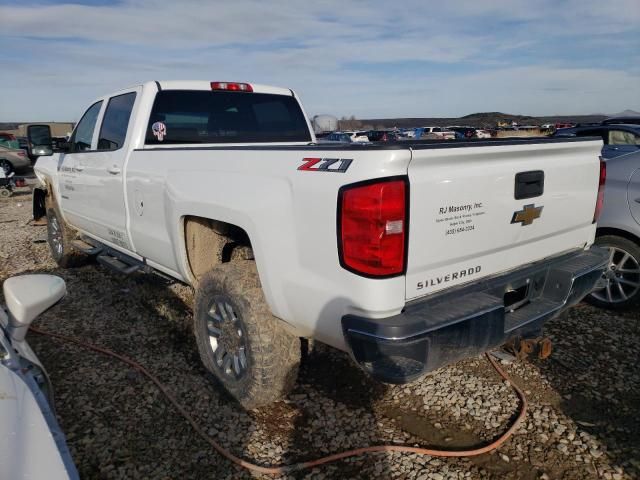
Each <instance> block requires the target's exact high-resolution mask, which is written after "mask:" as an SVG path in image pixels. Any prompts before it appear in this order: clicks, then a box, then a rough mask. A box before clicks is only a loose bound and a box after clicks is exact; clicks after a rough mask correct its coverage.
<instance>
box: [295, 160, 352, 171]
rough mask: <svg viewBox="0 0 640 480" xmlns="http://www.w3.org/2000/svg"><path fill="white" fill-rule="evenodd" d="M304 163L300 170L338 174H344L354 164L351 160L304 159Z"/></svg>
mask: <svg viewBox="0 0 640 480" xmlns="http://www.w3.org/2000/svg"><path fill="white" fill-rule="evenodd" d="M302 161H303V162H304V163H303V164H302V165H300V166H299V167H298V170H307V171H310V172H337V173H344V172H346V171H347V169H348V168H349V165H351V162H353V159H351V158H303V159H302Z"/></svg>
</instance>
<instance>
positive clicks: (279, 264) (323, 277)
mask: <svg viewBox="0 0 640 480" xmlns="http://www.w3.org/2000/svg"><path fill="white" fill-rule="evenodd" d="M31 129H32V132H31V133H33V136H34V137H40V138H42V137H43V136H44V138H46V133H47V132H46V127H43V126H32V127H31ZM40 143H43V145H41V146H39V147H34V148H35V150H36V152H37V153H39V154H40V155H41V157H40V158H39V160H38V162H37V164H36V167H35V170H36V174H37V176H38V178H39V180H40V184H39V186H38V187H37V188H36V190H35V191H34V197H33V200H34V205H33V208H34V216H35V217H36V218H40V217H44V216H46V217H47V219H48V238H49V244H50V247H51V252H52V255H53V257H54V258H55V260H56V261H57V262H58V264H59V265H60V266H62V267H68V266H72V265H75V264H77V262H78V261H79V260H80V259H81V258H82V257H88V256H94V257H96V258H97V260H98V261H99V262H100V263H102V264H104V265H107V266H109V267H111V268H114V269H116V270H118V271H121V272H124V273H131V272H134V271H142V272H158V273H160V274H162V275H165V276H169V277H171V278H173V279H176V280H178V281H181V282H185V283H187V284H189V285H192V286H193V287H194V288H195V291H196V295H195V306H194V332H195V338H196V341H197V345H198V349H199V351H200V354H201V357H202V361H203V362H204V364H205V366H206V367H207V369H208V370H209V371H210V372H211V373H212V374H213V375H214V377H215V378H216V379H217V380H218V381H219V382H220V383H221V384H222V385H223V386H224V387H225V388H226V389H227V390H228V391H229V392H230V393H231V395H232V396H234V397H235V398H236V399H237V400H238V401H239V402H240V403H241V404H242V405H244V406H245V407H246V408H254V407H256V406H260V405H265V404H267V403H269V402H272V401H274V400H276V399H277V398H279V397H280V396H281V395H282V394H283V393H286V392H287V391H288V389H289V388H290V387H291V385H292V382H293V381H294V380H295V377H296V374H297V368H298V364H299V361H300V350H301V346H300V345H301V342H300V339H301V338H314V339H317V340H319V341H321V342H324V343H326V344H329V345H332V346H333V347H336V348H338V349H341V350H344V351H347V352H349V353H350V354H351V356H352V357H353V359H354V360H355V361H356V362H357V363H358V364H359V365H360V366H361V367H362V368H363V369H364V370H365V371H366V372H368V373H369V374H371V375H372V376H374V377H375V378H377V379H379V380H381V381H385V382H392V383H403V382H409V381H412V380H414V379H416V378H418V377H420V376H421V375H423V374H425V373H427V372H429V371H432V370H434V369H436V368H438V367H440V366H442V365H445V364H449V363H451V362H454V361H456V360H458V359H461V358H465V357H469V356H472V355H477V354H479V353H481V352H484V351H487V350H489V349H491V348H494V347H496V346H498V345H501V344H503V343H504V342H505V341H507V340H509V339H514V338H528V337H532V336H538V335H540V333H541V328H542V324H543V322H544V321H545V320H547V319H549V318H552V317H554V316H556V315H558V314H559V313H560V312H561V311H563V310H564V309H566V308H567V307H568V306H570V305H572V304H575V303H576V302H578V301H579V300H580V299H581V298H582V297H583V296H584V295H586V294H587V293H588V292H590V291H591V290H592V288H593V287H594V284H595V283H596V282H597V280H598V278H599V277H600V276H601V274H602V271H603V269H604V267H605V265H606V263H607V254H606V253H604V252H603V251H600V250H599V249H595V248H594V249H590V246H591V244H592V242H593V240H594V234H595V230H596V224H595V221H596V218H597V214H598V210H599V208H600V205H601V200H602V185H603V181H604V169H603V168H602V166H601V165H602V164H601V162H600V161H599V152H600V149H601V146H602V145H601V142H600V141H595V140H593V139H584V138H576V139H556V140H554V139H541V138H534V139H508V140H490V141H484V140H477V141H461V142H456V141H452V142H443V141H438V140H435V141H423V142H411V143H410V142H401V143H400V142H399V143H397V144H393V143H392V144H387V145H384V146H382V145H371V144H369V145H349V146H345V145H339V146H338V145H336V146H332V145H326V144H325V145H317V144H316V143H315V136H314V134H313V130H312V129H311V128H310V124H309V122H308V120H307V117H306V115H305V113H304V111H303V109H302V107H301V105H300V103H299V101H298V97H297V96H296V94H295V93H294V92H293V91H291V90H289V89H283V88H275V87H268V86H262V85H253V84H251V85H250V84H246V83H227V82H208V81H166V82H153V81H152V82H147V83H144V84H142V85H137V86H134V87H131V88H127V89H125V90H122V91H119V92H116V93H113V94H111V95H108V96H105V97H101V98H99V99H97V100H96V101H95V102H93V103H92V104H91V106H90V107H89V108H88V109H87V110H86V112H85V114H84V115H83V117H82V118H81V120H80V122H79V123H78V125H77V126H76V128H75V131H74V132H73V135H72V136H71V138H70V141H69V143H68V144H66V145H60V144H59V145H58V151H57V152H56V153H52V149H51V147H50V146H49V145H48V143H47V142H42V141H41V142H40Z"/></svg>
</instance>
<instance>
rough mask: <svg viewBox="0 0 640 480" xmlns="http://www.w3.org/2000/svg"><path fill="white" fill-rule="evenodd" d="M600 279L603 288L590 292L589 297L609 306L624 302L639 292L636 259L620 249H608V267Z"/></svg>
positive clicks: (639, 278) (638, 274)
mask: <svg viewBox="0 0 640 480" xmlns="http://www.w3.org/2000/svg"><path fill="white" fill-rule="evenodd" d="M602 277H603V280H604V282H605V285H604V287H602V288H601V289H598V290H595V291H594V292H592V293H591V296H592V297H593V298H595V299H596V300H599V301H601V302H606V303H610V304H616V303H621V302H626V301H627V300H629V299H630V298H632V297H633V296H634V295H636V294H637V293H638V290H640V264H639V263H638V259H636V258H634V257H633V255H631V254H630V253H629V252H627V251H625V250H623V249H622V248H619V247H609V267H608V268H607V270H606V271H605V272H604V274H603V275H602Z"/></svg>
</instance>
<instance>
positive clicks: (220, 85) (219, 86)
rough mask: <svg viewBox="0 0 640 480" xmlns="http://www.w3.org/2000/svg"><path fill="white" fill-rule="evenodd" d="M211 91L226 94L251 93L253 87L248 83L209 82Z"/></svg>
mask: <svg viewBox="0 0 640 480" xmlns="http://www.w3.org/2000/svg"><path fill="white" fill-rule="evenodd" d="M211 90H225V91H228V92H253V87H252V86H251V85H249V84H248V83H236V82H211Z"/></svg>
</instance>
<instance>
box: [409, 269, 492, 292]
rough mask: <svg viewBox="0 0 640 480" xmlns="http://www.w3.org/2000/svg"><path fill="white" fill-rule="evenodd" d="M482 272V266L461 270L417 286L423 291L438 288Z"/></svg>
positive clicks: (419, 283)
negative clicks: (443, 284) (428, 288)
mask: <svg viewBox="0 0 640 480" xmlns="http://www.w3.org/2000/svg"><path fill="white" fill-rule="evenodd" d="M481 270H482V266H480V265H478V266H477V267H471V268H466V269H463V270H459V271H457V272H453V273H448V274H446V275H444V276H442V277H435V278H431V279H429V280H425V281H424V282H418V284H417V285H416V289H417V290H421V289H423V288H426V287H436V286H438V285H440V284H441V283H447V282H451V281H453V280H458V279H462V278H466V277H470V276H471V275H475V274H476V273H480V271H481Z"/></svg>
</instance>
